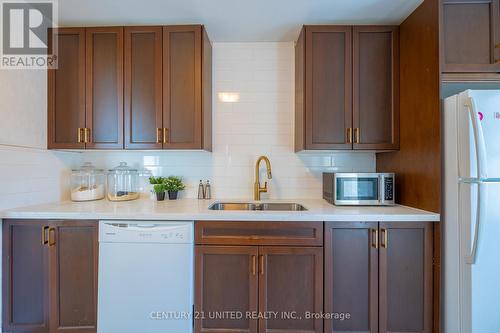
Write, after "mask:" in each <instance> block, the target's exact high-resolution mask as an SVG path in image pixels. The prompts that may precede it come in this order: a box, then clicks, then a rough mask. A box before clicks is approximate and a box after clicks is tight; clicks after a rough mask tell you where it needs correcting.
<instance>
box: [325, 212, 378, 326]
mask: <svg viewBox="0 0 500 333" xmlns="http://www.w3.org/2000/svg"><path fill="white" fill-rule="evenodd" d="M324 292H325V313H336V314H339V316H338V317H337V318H332V319H326V320H325V333H334V332H338V333H340V332H343V333H347V332H353V333H354V332H356V333H361V332H365V333H376V332H378V223H377V222H372V223H361V222H360V223H356V222H346V223H339V222H331V223H327V224H325V289H324ZM347 314H348V315H349V318H346V315H347Z"/></svg>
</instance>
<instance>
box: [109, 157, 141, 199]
mask: <svg viewBox="0 0 500 333" xmlns="http://www.w3.org/2000/svg"><path fill="white" fill-rule="evenodd" d="M137 198H139V173H138V172H137V170H136V169H132V168H130V167H129V166H127V163H125V162H120V165H119V166H117V167H115V168H113V169H111V170H109V172H108V199H109V200H110V201H128V200H135V199H137Z"/></svg>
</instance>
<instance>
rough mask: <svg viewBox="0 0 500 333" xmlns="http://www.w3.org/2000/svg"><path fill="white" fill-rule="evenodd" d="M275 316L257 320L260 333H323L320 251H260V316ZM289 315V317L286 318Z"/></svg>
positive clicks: (300, 249) (276, 249)
mask: <svg viewBox="0 0 500 333" xmlns="http://www.w3.org/2000/svg"><path fill="white" fill-rule="evenodd" d="M267 311H273V312H274V313H277V316H276V317H270V318H268V319H260V320H259V333H266V332H269V333H271V332H281V333H284V332H290V333H292V332H297V333H299V332H300V333H306V332H315V333H320V332H323V320H322V319H314V318H310V319H307V318H306V316H307V313H308V312H309V313H318V314H319V313H321V312H322V311H323V250H322V248H307V247H302V248H299V247H279V246H271V247H259V312H260V313H269V312H267ZM287 314H289V317H287Z"/></svg>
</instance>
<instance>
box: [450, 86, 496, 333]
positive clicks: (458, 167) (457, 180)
mask: <svg viewBox="0 0 500 333" xmlns="http://www.w3.org/2000/svg"><path fill="white" fill-rule="evenodd" d="M443 117H444V122H443V123H444V128H443V130H444V159H443V164H444V177H443V188H444V206H443V213H444V217H443V235H444V236H443V242H444V244H443V254H444V258H443V263H442V266H443V270H442V272H443V288H442V290H443V299H442V305H443V309H442V310H443V311H442V314H443V325H444V330H443V332H445V333H498V332H500V90H467V91H465V92H463V93H460V94H458V95H455V96H452V97H449V98H447V99H445V100H444V113H443Z"/></svg>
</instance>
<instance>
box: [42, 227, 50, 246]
mask: <svg viewBox="0 0 500 333" xmlns="http://www.w3.org/2000/svg"><path fill="white" fill-rule="evenodd" d="M47 230H49V226H47V225H46V226H43V227H42V245H46V244H47V243H48V242H49V241H48V240H47Z"/></svg>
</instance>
